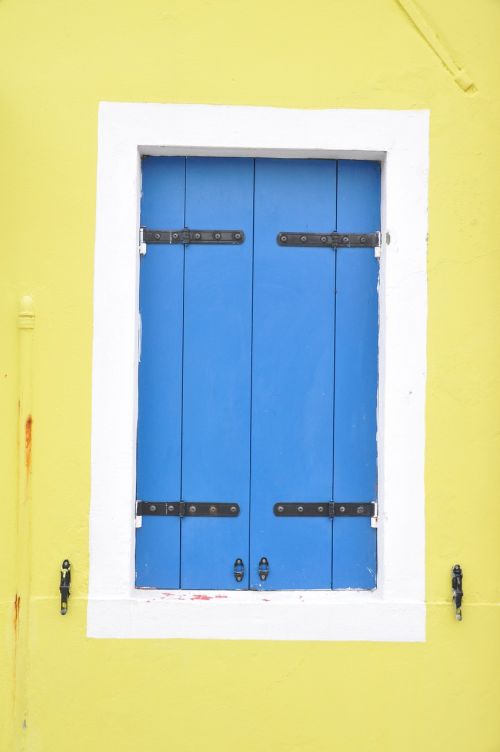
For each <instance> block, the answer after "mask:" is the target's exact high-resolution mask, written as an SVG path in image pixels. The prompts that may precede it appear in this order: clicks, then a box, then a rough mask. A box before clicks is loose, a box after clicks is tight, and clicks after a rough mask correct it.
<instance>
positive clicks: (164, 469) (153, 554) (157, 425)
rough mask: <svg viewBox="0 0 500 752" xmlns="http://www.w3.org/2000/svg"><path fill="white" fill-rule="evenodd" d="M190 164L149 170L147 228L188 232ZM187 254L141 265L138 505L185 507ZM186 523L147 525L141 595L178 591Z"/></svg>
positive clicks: (140, 554)
mask: <svg viewBox="0 0 500 752" xmlns="http://www.w3.org/2000/svg"><path fill="white" fill-rule="evenodd" d="M185 172H186V170H185V159H184V158H183V157H182V158H177V157H175V158H169V159H160V158H150V159H144V160H143V163H142V191H143V200H142V205H141V222H142V224H144V225H146V226H147V227H152V228H155V227H183V226H184V199H185ZM183 277H184V249H183V247H182V246H181V245H177V246H167V245H150V246H149V247H148V252H147V254H146V255H145V256H142V257H141V269H140V290H139V298H140V315H141V330H142V341H141V359H140V363H139V414H138V426H137V498H138V499H144V500H147V501H163V500H166V499H169V500H173V499H179V498H180V493H181V405H182V335H183ZM179 556H180V520H179V519H176V518H175V517H168V518H167V517H143V520H142V527H141V528H139V529H138V530H137V537H136V570H137V576H136V584H137V586H138V587H155V588H178V587H179V583H180V566H179V563H180V559H179Z"/></svg>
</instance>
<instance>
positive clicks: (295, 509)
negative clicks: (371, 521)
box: [273, 501, 377, 518]
mask: <svg viewBox="0 0 500 752" xmlns="http://www.w3.org/2000/svg"><path fill="white" fill-rule="evenodd" d="M273 511H274V514H275V515H276V517H330V518H333V517H376V516H377V504H376V503H375V502H371V501H370V502H363V503H358V502H337V501H314V502H311V501H308V502H300V501H299V502H293V503H290V502H284V501H278V503H277V504H275V505H274V507H273Z"/></svg>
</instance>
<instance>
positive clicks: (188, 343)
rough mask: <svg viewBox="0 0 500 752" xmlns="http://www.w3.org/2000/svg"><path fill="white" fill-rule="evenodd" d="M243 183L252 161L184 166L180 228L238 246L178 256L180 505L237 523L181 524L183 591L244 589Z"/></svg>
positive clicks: (247, 197)
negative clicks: (217, 510)
mask: <svg viewBox="0 0 500 752" xmlns="http://www.w3.org/2000/svg"><path fill="white" fill-rule="evenodd" d="M253 182H254V161H253V159H214V158H212V159H210V158H199V159H188V160H187V172H186V225H187V226H188V227H192V228H201V229H213V230H217V229H234V230H243V232H244V233H245V242H244V244H243V245H221V246H211V245H190V246H187V247H186V257H185V258H186V272H185V292H184V387H183V431H182V497H183V499H184V500H185V501H197V500H199V501H224V502H236V503H238V504H239V505H240V514H239V516H238V517H237V518H224V517H220V518H210V517H209V518H207V517H198V518H184V519H183V520H182V522H181V528H182V536H181V546H182V551H181V587H183V588H202V589H205V588H206V589H209V588H226V589H227V588H236V587H238V588H241V587H247V572H248V523H249V478H250V375H251V373H250V360H251V339H252V251H253ZM238 558H241V559H243V561H245V562H247V567H246V572H245V577H244V579H243V580H242V582H241V583H239V584H238V583H237V582H236V580H235V578H234V574H233V565H234V562H235V560H236V559H238Z"/></svg>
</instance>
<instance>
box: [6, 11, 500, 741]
mask: <svg viewBox="0 0 500 752" xmlns="http://www.w3.org/2000/svg"><path fill="white" fill-rule="evenodd" d="M420 2H421V5H420V8H421V10H422V12H423V14H424V21H425V22H427V24H428V25H427V26H426V25H425V23H424V21H420V22H419V23H420V26H421V29H422V31H423V34H424V35H422V33H420V32H419V31H418V29H417V27H416V26H415V25H414V24H413V23H412V22H411V21H410V19H409V17H408V15H407V14H406V13H405V12H404V10H403V9H402V7H401V5H400V4H398V2H397V1H396V0H309V1H308V2H298V0H252V2H248V0H246V1H245V2H243V0H226V1H225V2H224V0H142V1H140V0H86V2H79V3H77V2H71V1H68V0H42V1H41V0H2V2H1V3H0V70H1V79H0V81H1V83H0V91H1V94H0V97H1V114H0V134H1V138H0V150H1V156H0V195H1V209H2V211H1V216H2V219H1V223H0V228H1V229H0V233H1V244H0V248H1V250H0V254H1V270H0V284H1V294H0V307H1V324H0V326H1V337H0V369H1V370H0V384H1V405H0V410H1V415H2V420H1V430H0V458H1V461H0V464H1V470H2V475H1V477H0V488H1V520H2V524H1V526H0V549H1V551H2V556H1V561H2V563H1V565H0V608H1V611H0V614H1V621H0V624H1V634H0V651H1V653H0V657H1V664H0V670H1V676H0V707H1V716H0V728H1V731H0V734H1V736H0V749H1V751H2V752H3V751H4V750H6V751H7V750H8V751H9V752H10V750H11V749H12V750H14V749H26V750H29V751H30V752H31V751H35V750H36V751H37V752H38V751H43V752H45V751H47V752H59V751H60V750H69V751H70V752H89V751H90V750H95V752H100V751H101V750H106V751H108V750H120V752H128V751H129V750H130V751H131V752H132V750H133V751H134V752H136V750H138V749H139V750H145V752H150V751H153V750H154V751H155V752H156V750H163V749H165V750H166V749H168V750H175V752H184V751H186V752H187V751H189V752H195V751H197V750H202V749H203V750H208V751H211V750H214V752H215V750H217V751H220V752H225V751H226V750H227V751H229V750H231V751H232V750H238V752H256V751H257V750H262V751H263V752H268V751H270V750H272V751H273V752H291V751H292V750H297V751H298V752H309V751H310V752H323V751H326V750H332V749H339V750H345V751H346V752H369V751H370V750H377V751H378V750H381V751H382V750H383V752H396V751H398V752H400V751H401V750H405V752H416V751H420V750H425V752H438V751H439V752H445V751H447V750H450V751H451V750H453V752H462V751H463V752H465V751H467V752H471V751H472V750H473V751H474V752H495V751H497V750H500V719H499V715H498V708H499V706H500V679H499V675H498V674H499V669H500V608H499V605H500V604H499V601H500V504H499V494H498V489H499V487H500V461H499V459H498V458H499V457H500V430H499V425H500V347H499V342H500V241H499V239H498V221H497V216H498V205H499V204H498V197H497V196H496V195H495V190H497V191H498V185H499V177H498V176H499V173H500V152H499V148H498V142H499V141H498V131H499V126H500V122H499V115H500V107H499V104H498V91H499V88H500V55H499V53H498V48H499V39H498V31H499V28H500V4H499V3H498V2H497V1H496V0H477V1H476V2H474V3H470V2H467V1H466V0H439V2H432V1H431V0H420ZM422 24H423V25H422ZM432 32H434V33H436V32H437V34H438V37H439V40H440V41H441V43H443V45H444V52H447V54H450V55H451V57H452V58H453V59H454V61H455V63H457V64H458V65H461V66H463V68H464V70H465V71H466V73H467V74H468V75H469V76H470V78H471V79H472V80H473V82H474V84H475V86H474V87H471V88H469V90H468V91H464V90H463V88H461V87H460V85H458V84H457V82H456V81H455V80H454V77H453V75H452V73H451V72H450V71H449V70H448V69H447V68H446V67H445V65H443V63H442V61H441V60H440V59H439V57H438V56H437V55H436V53H435V51H433V49H431V47H430V46H429V44H428V42H427V41H426V39H425V38H424V37H425V36H427V38H428V39H429V40H430V41H431V42H432V41H433V40H432ZM438 51H439V50H438ZM444 52H442V54H444ZM101 100H111V101H137V102H139V101H140V102H148V101H152V102H198V103H227V104H255V105H275V106H283V107H285V106H286V107H305V108H323V107H355V108H363V107H372V108H409V109H412V108H418V109H420V108H429V109H430V110H431V145H430V148H431V161H430V174H431V177H430V242H429V293H430V300H429V329H428V332H429V340H428V390H427V396H428V401H427V458H426V494H427V598H428V636H427V642H426V643H424V644H369V643H363V644H356V643H272V642H203V641H155V640H149V641H148V640H144V641H141V640H136V641H128V640H123V641H119V640H116V641H112V640H89V639H87V638H86V636H85V627H86V624H85V621H86V600H85V599H86V593H87V573H88V518H89V447H90V404H91V342H92V275H93V241H94V218H95V184H96V136H97V108H98V102H99V101H101ZM403 189H404V188H403ZM26 293H29V294H31V295H32V296H33V299H34V302H35V309H36V328H35V330H34V350H33V366H34V371H33V373H34V376H33V448H32V479H31V491H30V489H29V487H28V489H27V491H26V494H27V497H28V502H27V503H28V505H29V504H30V503H31V504H32V511H31V512H30V513H29V519H28V520H26V519H25V518H23V516H22V515H21V527H22V530H23V536H24V540H26V530H27V528H28V527H29V525H30V524H31V532H32V537H31V577H30V578H29V572H27V570H26V569H23V570H22V571H21V572H20V573H19V571H16V549H17V548H18V546H17V543H16V505H17V503H18V501H17V500H18V496H19V495H21V497H23V494H24V492H25V490H26V489H25V480H26V477H25V475H23V473H24V472H25V471H24V470H23V469H22V468H21V471H20V473H19V478H18V469H17V456H18V449H17V429H18V393H19V387H18V364H19V332H18V329H17V326H16V316H17V309H18V301H19V298H20V296H21V295H23V294H26ZM25 335H26V333H24V334H23V335H22V336H25ZM28 337H29V334H28ZM23 419H24V418H23ZM23 440H24V439H23ZM21 449H22V450H23V448H21ZM23 452H24V450H23V451H22V452H21V455H22V454H23ZM22 459H23V458H22ZM19 484H20V486H21V488H20V494H19V489H18V485H19ZM30 496H31V501H30V500H29V497H30ZM21 501H22V500H21ZM25 503H26V502H23V501H22V504H25ZM401 503H402V504H404V499H401ZM23 520H24V521H23ZM28 540H29V539H28ZM21 542H22V541H21ZM65 556H68V557H69V558H70V559H71V561H72V563H73V576H74V583H73V588H72V597H71V600H70V611H69V614H68V615H67V616H66V617H65V618H62V617H61V616H60V615H59V603H58V590H57V588H58V584H59V582H58V577H59V574H58V568H59V565H60V562H61V560H62V559H63V558H64V557H65ZM18 558H19V557H18ZM455 561H459V562H460V563H461V564H462V566H463V567H464V572H465V581H464V585H465V589H466V600H465V607H464V621H463V622H462V623H461V624H458V623H457V622H456V621H455V620H454V616H453V610H452V606H451V604H450V580H449V572H450V567H451V566H452V564H453V563H455ZM21 569H22V567H21ZM26 577H28V578H29V582H27V581H26V579H25V580H23V578H26ZM16 587H18V588H21V590H23V592H26V593H27V592H28V590H31V599H30V626H29V642H28V648H29V650H28V652H27V660H26V662H25V663H23V661H20V662H18V667H19V666H21V667H22V668H23V671H22V675H21V673H19V672H18V676H17V692H18V694H17V699H15V688H14V684H15V683H16V682H15V681H14V676H15V674H14V654H15V650H16V645H17V649H18V650H19V649H22V648H23V645H24V640H25V636H26V634H27V633H26V631H23V630H25V627H26V621H25V620H26V615H27V609H26V603H25V602H23V601H22V600H21V603H20V611H19V624H18V625H17V631H16V628H15V626H14V605H13V604H14V598H15V591H16ZM18 657H19V655H18ZM23 677H24V679H23ZM15 703H17V710H18V715H16V722H15V724H13V723H12V713H13V705H14V704H15ZM19 709H21V710H19ZM19 712H20V713H21V715H19ZM24 713H26V715H25V721H26V723H25V728H23V727H22V723H21V717H24V716H23V714H24Z"/></svg>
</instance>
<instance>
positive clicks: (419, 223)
mask: <svg viewBox="0 0 500 752" xmlns="http://www.w3.org/2000/svg"><path fill="white" fill-rule="evenodd" d="M428 127H429V115H428V112H427V111H388V110H284V109H274V108H261V107H226V106H205V105H162V104H125V103H103V104H101V107H100V112H99V160H98V178H97V226H96V249H95V281H94V352H93V376H92V378H93V384H92V389H93V391H92V439H91V441H92V460H91V513H90V580H89V596H88V612H87V634H88V636H89V637H104V638H132V637H135V638H191V639H193V638H196V639H236V640H238V639H269V640H377V641H422V640H425V613H426V611H425V528H424V445H425V431H424V413H425V374H426V317H427V282H426V237H427V182H428V139H429V136H428ZM141 154H152V155H188V156H190V155H208V156H256V157H296V158H313V157H314V158H329V159H377V160H380V161H381V163H382V233H383V236H385V233H386V232H388V231H389V232H390V237H391V243H390V245H389V246H385V244H384V245H383V247H382V257H381V261H380V265H381V267H380V337H379V406H378V436H377V440H378V475H379V499H378V503H379V528H378V588H377V590H376V591H372V592H369V591H266V592H256V591H220V592H219V591H177V590H176V591H158V590H145V591H144V590H136V589H134V554H135V552H134V544H135V527H134V508H135V454H136V421H137V348H138V282H139V254H138V228H139V198H140V156H141Z"/></svg>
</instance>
